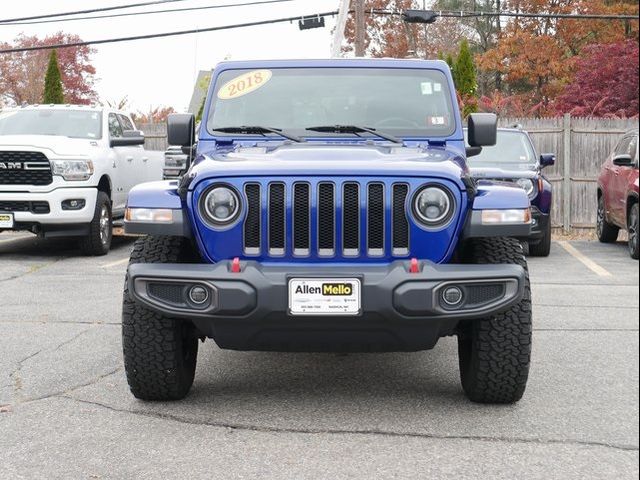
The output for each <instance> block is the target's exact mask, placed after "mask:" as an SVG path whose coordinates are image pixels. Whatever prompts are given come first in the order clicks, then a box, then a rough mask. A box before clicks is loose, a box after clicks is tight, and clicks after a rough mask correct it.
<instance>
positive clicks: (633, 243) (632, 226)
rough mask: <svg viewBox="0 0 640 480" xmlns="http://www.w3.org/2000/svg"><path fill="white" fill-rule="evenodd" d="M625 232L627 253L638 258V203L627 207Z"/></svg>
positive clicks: (639, 216)
mask: <svg viewBox="0 0 640 480" xmlns="http://www.w3.org/2000/svg"><path fill="white" fill-rule="evenodd" d="M628 217H629V218H628V219H627V232H628V233H629V255H631V258H634V259H636V260H638V256H639V255H638V219H639V218H640V215H639V214H638V204H637V203H634V204H633V205H632V206H631V208H630V209H629V215H628Z"/></svg>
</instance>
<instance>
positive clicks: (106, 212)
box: [80, 192, 113, 256]
mask: <svg viewBox="0 0 640 480" xmlns="http://www.w3.org/2000/svg"><path fill="white" fill-rule="evenodd" d="M112 237H113V219H112V217H111V200H109V196H108V195H107V194H106V193H104V192H98V198H97V199H96V209H95V213H94V214H93V220H91V223H90V224H89V235H87V236H86V237H83V238H81V239H80V250H81V251H82V253H84V254H85V255H96V256H97V255H106V254H107V253H109V249H110V248H111V239H112Z"/></svg>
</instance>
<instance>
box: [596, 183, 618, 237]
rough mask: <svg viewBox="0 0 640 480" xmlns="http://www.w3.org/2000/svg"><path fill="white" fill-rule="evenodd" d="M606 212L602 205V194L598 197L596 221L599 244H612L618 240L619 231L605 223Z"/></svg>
mask: <svg viewBox="0 0 640 480" xmlns="http://www.w3.org/2000/svg"><path fill="white" fill-rule="evenodd" d="M606 214H607V211H606V206H605V204H604V194H603V195H600V196H599V197H598V213H597V219H596V234H597V235H598V240H600V242H601V243H614V242H615V241H616V240H618V233H619V232H620V229H619V228H618V227H616V226H615V225H611V224H610V223H609V222H607V215H606Z"/></svg>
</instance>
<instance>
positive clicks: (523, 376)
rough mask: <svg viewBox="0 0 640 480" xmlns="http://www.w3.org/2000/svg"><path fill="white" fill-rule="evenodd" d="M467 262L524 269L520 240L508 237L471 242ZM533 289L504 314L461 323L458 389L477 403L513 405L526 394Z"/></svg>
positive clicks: (526, 289)
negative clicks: (459, 380)
mask: <svg viewBox="0 0 640 480" xmlns="http://www.w3.org/2000/svg"><path fill="white" fill-rule="evenodd" d="M468 254H469V255H468V263H476V264H488V263H491V264H516V265H521V266H522V267H524V268H525V270H526V269H527V262H526V260H525V257H524V255H523V252H522V247H521V246H520V242H518V241H517V240H515V239H512V238H486V239H477V240H474V241H473V243H472V244H471V245H470V248H469V251H468ZM531 316H532V315H531V287H530V285H529V273H528V270H527V273H526V283H525V290H524V296H523V297H522V299H521V300H520V301H519V302H518V303H517V304H515V305H513V306H512V307H511V308H509V309H508V310H507V311H505V312H502V313H500V314H497V315H494V316H492V317H488V318H483V319H481V320H473V321H470V322H466V323H464V324H462V325H461V326H460V328H459V331H458V355H459V359H460V378H461V381H462V388H463V389H464V391H465V393H466V395H467V397H469V399H470V400H472V401H474V402H478V403H515V402H517V401H518V400H520V398H522V395H523V394H524V391H525V388H526V385H527V378H528V377H529V365H530V363H531V337H532V328H531Z"/></svg>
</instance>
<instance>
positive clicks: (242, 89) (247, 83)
mask: <svg viewBox="0 0 640 480" xmlns="http://www.w3.org/2000/svg"><path fill="white" fill-rule="evenodd" d="M271 75H272V72H271V70H253V71H251V72H247V73H243V74H242V75H240V76H238V77H236V78H234V79H232V80H229V81H228V82H227V83H225V84H224V85H223V86H222V88H221V89H220V90H218V98H219V99H220V100H231V99H232V98H238V97H241V96H243V95H246V94H247V93H251V92H254V91H256V90H257V89H259V88H260V87H262V86H263V85H265V84H266V83H267V82H268V81H269V80H271Z"/></svg>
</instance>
